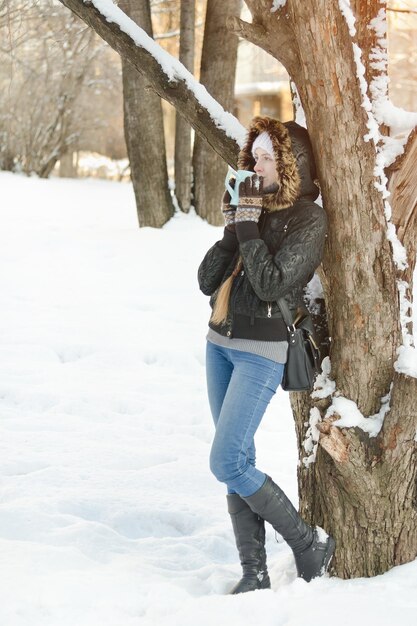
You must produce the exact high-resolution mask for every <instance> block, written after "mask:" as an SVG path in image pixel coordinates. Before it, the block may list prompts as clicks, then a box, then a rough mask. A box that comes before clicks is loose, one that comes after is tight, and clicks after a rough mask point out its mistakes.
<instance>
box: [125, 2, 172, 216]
mask: <svg viewBox="0 0 417 626" xmlns="http://www.w3.org/2000/svg"><path fill="white" fill-rule="evenodd" d="M120 7H121V8H122V9H123V10H124V11H125V13H126V14H127V15H129V17H130V18H132V19H133V20H134V21H135V22H136V23H137V24H138V25H139V26H141V28H143V29H144V30H145V31H146V32H147V33H148V35H150V36H151V37H152V22H151V10H150V5H149V0H140V2H133V0H121V2H120ZM122 74H123V112H124V130H125V139H126V147H127V153H128V156H129V162H130V175H131V179H132V183H133V189H134V192H135V198H136V208H137V213H138V220H139V226H140V227H143V226H153V227H154V228H160V227H161V226H163V225H164V224H165V223H166V222H167V221H168V220H169V219H170V218H171V217H172V215H173V214H174V207H173V204H172V199H171V194H170V192H169V187H168V171H167V164H166V151H165V136H164V124H163V117H162V105H161V99H160V97H159V96H158V95H157V94H156V93H155V92H154V91H153V90H151V89H149V84H148V81H147V80H146V78H145V77H144V76H143V75H141V74H140V73H139V72H138V71H137V70H136V68H135V67H134V66H133V65H132V64H131V63H130V62H129V61H128V60H127V59H125V58H123V57H122Z"/></svg>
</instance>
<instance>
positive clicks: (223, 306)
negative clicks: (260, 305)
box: [210, 256, 243, 324]
mask: <svg viewBox="0 0 417 626" xmlns="http://www.w3.org/2000/svg"><path fill="white" fill-rule="evenodd" d="M242 267H243V261H242V257H241V256H239V258H238V260H237V263H236V265H235V269H234V270H233V272H232V273H231V275H230V276H229V278H226V280H225V281H224V283H223V284H222V285H221V287H220V289H219V292H218V294H217V298H216V302H215V304H214V308H213V313H212V314H211V317H210V321H211V322H213V323H214V324H222V322H225V321H226V318H227V312H228V310H229V299H230V292H231V290H232V284H233V279H234V278H235V276H237V275H238V273H239V272H240V270H241V268H242Z"/></svg>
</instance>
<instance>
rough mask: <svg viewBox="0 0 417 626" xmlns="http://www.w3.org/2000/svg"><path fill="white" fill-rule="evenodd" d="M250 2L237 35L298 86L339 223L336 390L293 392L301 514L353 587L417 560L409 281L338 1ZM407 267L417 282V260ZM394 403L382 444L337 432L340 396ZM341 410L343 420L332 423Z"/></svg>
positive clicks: (332, 214) (416, 417) (331, 268)
mask: <svg viewBox="0 0 417 626" xmlns="http://www.w3.org/2000/svg"><path fill="white" fill-rule="evenodd" d="M247 4H248V5H249V7H250V9H251V11H252V16H253V23H254V25H250V24H245V23H242V22H241V21H240V20H234V21H232V22H231V23H230V26H231V28H233V30H235V32H238V33H239V34H240V35H242V36H246V38H248V39H249V40H251V41H254V42H256V43H257V44H258V45H260V46H261V47H263V48H264V49H265V50H267V51H268V52H270V53H272V54H273V55H274V56H275V57H276V58H278V59H279V60H281V61H282V62H283V63H284V65H286V67H287V70H288V71H289V73H290V75H291V78H292V80H293V81H294V82H295V84H296V86H297V89H298V93H299V95H300V99H301V102H302V106H303V109H304V112H305V115H306V120H307V125H308V128H309V129H311V130H310V135H311V139H312V144H313V149H314V153H315V155H316V160H317V166H318V176H319V180H320V185H321V190H322V195H323V198H324V201H325V204H324V206H325V208H326V211H327V214H328V217H329V236H328V242H327V246H326V250H325V256H324V260H323V264H322V277H323V280H322V284H323V289H324V295H325V301H326V309H327V318H328V323H329V332H330V336H331V339H332V341H331V346H330V359H331V374H330V376H331V380H333V381H334V382H335V391H333V392H324V393H323V394H322V395H323V396H325V397H322V398H312V397H311V396H310V395H309V394H308V393H293V394H291V405H292V408H293V413H294V417H295V422H296V431H297V438H298V445H299V452H300V462H299V469H298V477H299V496H300V508H301V511H302V513H303V514H304V515H305V516H306V518H307V519H308V520H309V521H310V522H315V523H318V524H320V525H322V526H323V527H324V528H325V529H326V530H327V531H329V532H330V533H332V535H333V536H334V537H335V539H336V543H337V550H336V555H335V558H334V560H333V562H332V571H333V572H335V573H336V574H337V575H338V576H341V577H343V578H349V577H354V576H373V575H376V574H379V573H382V572H384V571H386V570H387V569H389V568H390V567H392V566H394V565H398V564H401V563H405V562H408V561H410V560H412V559H413V558H415V556H416V555H417V511H416V504H417V502H416V500H417V492H416V489H417V488H416V484H417V483H416V480H417V462H416V441H415V433H416V426H417V402H416V400H417V380H416V379H415V378H412V377H409V376H406V375H405V374H404V373H399V372H398V371H396V370H395V368H394V362H395V361H396V358H397V348H398V346H399V345H400V344H401V325H400V309H399V306H398V298H399V295H398V287H397V280H399V279H403V278H404V274H403V272H401V271H399V270H398V269H397V268H396V266H395V263H394V259H393V250H392V247H391V245H390V242H389V241H388V237H387V223H386V218H385V214H384V197H383V195H382V194H381V192H380V190H379V189H377V187H376V184H375V183H379V182H380V180H377V179H376V178H375V172H374V169H375V166H376V145H375V143H374V142H373V141H372V140H371V141H369V140H368V141H365V140H364V136H365V135H367V134H368V133H369V128H368V127H367V122H368V118H367V112H366V110H365V109H364V107H363V106H362V101H363V97H364V94H362V93H361V90H360V84H359V81H358V79H357V77H356V74H357V69H356V65H355V59H354V54H353V47H352V35H351V34H350V33H349V29H348V25H347V23H346V21H345V18H344V17H343V15H342V13H341V11H340V8H339V4H338V2H336V1H335V0H334V1H331V2H328V1H325V0H305V1H304V2H302V3H301V2H294V1H293V2H291V1H290V0H289V1H288V2H287V4H286V5H285V6H284V7H283V8H282V9H280V10H279V11H277V12H276V13H275V14H273V17H272V20H271V14H270V12H269V8H270V3H269V2H266V1H264V2H254V1H253V2H252V1H250V2H248V3H247ZM359 5H360V10H361V13H360V14H359V13H357V17H360V18H362V19H361V21H359V25H360V28H357V32H356V37H354V41H355V43H356V44H357V45H359V47H360V48H361V50H362V61H363V63H364V65H365V75H367V76H368V78H369V80H372V78H373V76H372V74H373V75H375V74H378V72H377V71H376V69H375V67H372V66H371V65H370V64H369V59H370V58H372V57H371V56H370V55H371V54H372V53H374V52H375V38H373V37H370V36H369V34H368V33H369V29H368V28H367V26H368V25H369V21H370V20H371V19H372V18H373V17H375V16H376V15H377V14H378V11H379V10H380V9H381V7H382V3H381V2H377V1H373V2H371V1H368V2H367V3H366V6H365V3H359ZM271 22H272V23H271ZM379 74H381V71H380V70H379ZM368 96H369V97H371V96H372V93H370V91H369V90H368ZM384 132H386V129H385V128H382V129H380V133H384ZM407 208H408V209H410V207H409V205H408V206H407ZM414 215H415V211H414ZM414 237H415V236H414ZM414 237H413V240H414ZM413 250H415V247H414V248H413ZM408 263H409V268H408V271H407V278H408V280H409V282H411V278H412V269H413V268H414V263H415V254H414V255H413V256H412V257H411V256H409V257H408ZM410 291H411V285H410ZM388 394H390V397H389V399H388V400H389V405H388V406H389V410H388V411H387V413H386V414H385V418H384V422H383V427H382V429H381V430H380V432H379V434H377V435H376V436H372V437H371V436H370V435H369V434H368V433H367V432H365V431H364V430H363V429H362V428H359V427H348V428H339V427H336V426H335V425H333V422H334V420H335V419H337V417H340V414H339V413H338V411H337V407H339V408H340V407H341V406H342V405H341V404H340V402H339V403H338V401H339V400H340V399H344V398H346V402H348V401H353V402H352V405H351V406H355V405H356V407H355V408H356V409H359V411H360V412H361V413H362V415H363V416H367V417H372V416H374V415H375V414H376V413H378V412H379V411H380V410H381V408H382V407H383V397H384V396H387V395H388ZM314 395H315V394H314V393H313V396H314ZM333 401H335V402H334V404H333V407H334V410H333V415H330V413H331V412H329V414H327V416H326V411H327V409H328V408H329V407H330V405H331V404H332V402H333ZM353 403H355V405H353ZM340 410H342V409H340ZM342 412H343V411H342ZM381 416H383V412H382V414H381ZM309 417H310V423H309V421H308V419H309ZM381 419H382V417H381ZM316 422H317V423H316ZM314 425H315V427H316V429H317V430H316V431H315V438H313V443H314V441H315V442H317V440H318V443H319V446H318V449H317V456H316V459H315V462H309V461H307V459H308V454H306V447H307V450H308V451H309V452H311V439H310V447H309V442H308V439H309V436H310V435H311V432H313V433H314ZM308 429H310V430H308ZM310 461H311V457H310Z"/></svg>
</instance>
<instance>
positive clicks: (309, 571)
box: [242, 476, 335, 582]
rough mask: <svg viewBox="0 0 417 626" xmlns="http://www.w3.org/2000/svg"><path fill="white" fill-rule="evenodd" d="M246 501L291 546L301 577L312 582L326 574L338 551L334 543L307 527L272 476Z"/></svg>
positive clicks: (318, 531)
mask: <svg viewBox="0 0 417 626" xmlns="http://www.w3.org/2000/svg"><path fill="white" fill-rule="evenodd" d="M242 499H243V500H245V502H247V503H248V505H249V506H250V508H251V509H252V511H253V512H254V513H257V514H258V515H260V516H261V517H262V518H263V519H264V520H266V521H267V522H269V523H270V524H272V526H273V527H274V528H275V530H276V531H277V532H279V534H280V535H282V537H283V538H284V540H285V541H286V542H287V543H288V545H289V546H290V548H291V549H292V551H293V553H294V558H295V563H296V566H297V572H298V576H300V577H301V578H304V580H306V581H307V582H309V581H310V580H311V579H312V578H316V577H317V576H322V575H323V574H324V573H325V572H326V570H327V568H328V566H329V564H330V560H331V558H332V556H333V552H334V549H335V541H334V539H333V538H332V537H330V536H328V535H326V533H324V531H320V530H319V529H317V528H314V529H313V528H312V527H311V526H309V525H308V524H306V522H305V521H304V520H303V519H302V518H301V517H300V515H299V514H298V511H297V510H296V509H295V508H294V506H293V504H292V503H291V501H290V500H289V499H288V498H287V496H286V495H285V493H284V492H283V491H282V489H280V487H278V485H276V484H275V483H274V481H273V480H272V479H271V478H270V476H267V477H266V480H265V482H264V484H263V485H262V487H261V488H260V489H258V491H256V492H255V493H254V494H253V495H251V496H248V497H244V498H242Z"/></svg>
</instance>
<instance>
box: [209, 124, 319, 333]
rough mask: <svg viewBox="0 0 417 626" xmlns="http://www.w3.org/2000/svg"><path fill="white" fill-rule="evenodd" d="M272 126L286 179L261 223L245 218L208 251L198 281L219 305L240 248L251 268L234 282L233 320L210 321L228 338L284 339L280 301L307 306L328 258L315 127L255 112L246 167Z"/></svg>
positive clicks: (242, 164) (268, 197)
mask: <svg viewBox="0 0 417 626" xmlns="http://www.w3.org/2000/svg"><path fill="white" fill-rule="evenodd" d="M264 130H266V131H267V132H268V133H269V135H270V137H271V139H272V144H273V147H274V152H275V161H276V163H277V172H278V184H277V185H275V186H274V188H270V190H271V193H267V194H265V196H264V200H263V209H262V214H261V217H260V219H259V222H258V223H256V222H249V221H248V222H241V223H238V224H236V232H233V231H231V230H228V229H227V228H225V230H224V236H223V239H222V240H221V241H217V242H216V243H215V244H214V245H213V246H212V247H211V248H210V249H209V250H208V252H207V253H206V255H205V257H204V259H203V261H202V263H201V265H200V267H199V269H198V280H199V285H200V289H201V291H202V292H203V293H204V294H206V295H208V296H211V297H210V305H211V307H212V308H213V306H214V303H215V301H216V296H217V293H218V289H219V287H220V286H221V284H222V283H223V282H224V281H225V280H226V278H228V277H229V276H230V275H231V274H232V272H233V269H234V268H235V265H236V263H237V260H238V257H239V254H240V255H241V256H242V260H243V269H242V271H241V272H240V273H239V274H238V275H237V276H236V277H235V278H234V281H233V285H232V290H231V294H230V300H229V312H228V316H227V319H226V321H225V322H224V323H223V324H221V325H215V324H213V323H212V322H210V323H209V326H210V327H211V328H213V329H214V330H216V331H217V332H218V333H220V334H221V335H224V336H227V337H239V338H246V339H258V340H261V341H262V340H263V341H283V340H285V339H286V338H287V332H286V327H285V324H284V322H283V320H282V316H281V312H280V309H279V307H278V304H277V302H276V301H277V299H278V298H282V297H283V298H284V299H285V301H286V302H287V304H288V306H289V307H290V309H291V310H292V312H293V314H294V315H295V313H296V311H297V308H299V307H300V306H301V307H303V288H304V287H305V286H306V285H307V283H308V282H309V281H310V280H311V278H312V277H313V275H314V271H315V269H316V268H317V267H318V266H319V265H320V262H321V259H322V255H323V248H324V242H325V236H326V231H327V218H326V213H325V211H324V209H323V208H322V207H320V206H319V205H318V204H316V203H315V202H314V200H315V199H316V198H317V196H318V194H319V190H318V188H317V186H316V185H315V184H314V178H315V166H314V159H313V155H312V150H311V144H310V141H309V138H308V134H307V131H306V130H305V129H304V128H303V127H301V126H299V125H298V124H296V123H295V122H287V123H285V124H281V123H280V122H278V121H277V120H273V119H272V118H267V117H263V118H260V117H258V118H255V119H254V120H253V122H252V125H251V127H250V128H249V131H248V138H247V142H246V144H245V146H244V148H243V149H242V151H241V152H240V155H239V161H238V167H239V169H245V170H252V171H253V168H254V165H255V161H254V159H253V156H252V152H251V146H252V144H253V141H254V140H255V138H256V136H257V135H258V134H260V133H261V132H263V131H264Z"/></svg>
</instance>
